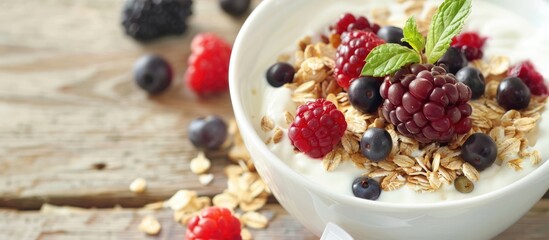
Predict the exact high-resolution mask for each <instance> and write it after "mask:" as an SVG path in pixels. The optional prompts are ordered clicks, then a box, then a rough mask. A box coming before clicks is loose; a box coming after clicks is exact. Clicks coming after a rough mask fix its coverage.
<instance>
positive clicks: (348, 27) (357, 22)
mask: <svg viewBox="0 0 549 240" xmlns="http://www.w3.org/2000/svg"><path fill="white" fill-rule="evenodd" d="M330 30H331V31H332V32H333V33H337V34H339V35H341V34H343V33H344V32H350V31H353V30H363V31H367V32H373V33H377V31H379V25H377V24H375V23H370V21H368V19H367V18H366V17H364V16H358V17H357V16H355V15H353V14H351V13H344V14H342V15H341V16H340V17H339V19H338V20H337V22H336V24H334V25H333V26H330Z"/></svg>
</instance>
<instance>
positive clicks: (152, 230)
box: [138, 215, 162, 235]
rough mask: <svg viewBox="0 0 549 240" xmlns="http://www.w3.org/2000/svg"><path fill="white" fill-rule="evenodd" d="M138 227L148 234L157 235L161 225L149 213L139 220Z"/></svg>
mask: <svg viewBox="0 0 549 240" xmlns="http://www.w3.org/2000/svg"><path fill="white" fill-rule="evenodd" d="M138 229H139V231H141V232H144V233H146V234H148V235H157V234H158V233H159V232H160V229H162V225H160V222H158V220H157V219H156V218H155V217H154V216H152V215H149V216H146V217H144V218H143V220H141V223H139V227H138Z"/></svg>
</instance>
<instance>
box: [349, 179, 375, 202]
mask: <svg viewBox="0 0 549 240" xmlns="http://www.w3.org/2000/svg"><path fill="white" fill-rule="evenodd" d="M352 189H353V194H354V195H355V197H359V198H364V199H369V200H377V199H378V198H379V195H380V194H381V188H380V186H379V183H378V182H377V181H376V180H374V179H372V178H368V177H358V178H356V179H355V180H354V181H353V187H352Z"/></svg>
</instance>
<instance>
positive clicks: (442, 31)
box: [425, 0, 471, 63]
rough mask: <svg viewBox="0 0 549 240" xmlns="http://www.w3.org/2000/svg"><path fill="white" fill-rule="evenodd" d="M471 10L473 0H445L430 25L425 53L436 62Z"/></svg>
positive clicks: (429, 59)
mask: <svg viewBox="0 0 549 240" xmlns="http://www.w3.org/2000/svg"><path fill="white" fill-rule="evenodd" d="M470 12H471V0H445V1H444V2H443V3H442V4H441V5H440V7H439V8H438V9H437V11H436V12H435V14H434V15H433V19H432V20H431V25H430V26H429V33H428V34H427V45H426V47H425V55H426V56H427V61H428V62H429V63H435V62H436V61H437V60H438V59H439V58H440V57H442V55H444V53H445V52H446V50H448V48H449V47H450V43H451V42H452V38H453V37H454V36H456V35H457V34H458V33H459V32H461V29H462V28H463V25H464V24H465V19H467V16H469V13H470Z"/></svg>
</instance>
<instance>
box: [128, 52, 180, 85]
mask: <svg viewBox="0 0 549 240" xmlns="http://www.w3.org/2000/svg"><path fill="white" fill-rule="evenodd" d="M133 74H134V77H135V81H136V82H137V85H138V86H139V87H141V88H142V89H143V90H145V91H146V92H148V93H149V94H159V93H161V92H163V91H164V90H166V89H167V88H168V87H169V86H170V83H171V82H172V68H171V67H170V65H169V64H168V62H166V60H164V59H163V58H161V57H159V56H156V55H145V56H143V57H141V58H139V60H137V62H136V63H135V65H134V68H133Z"/></svg>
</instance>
